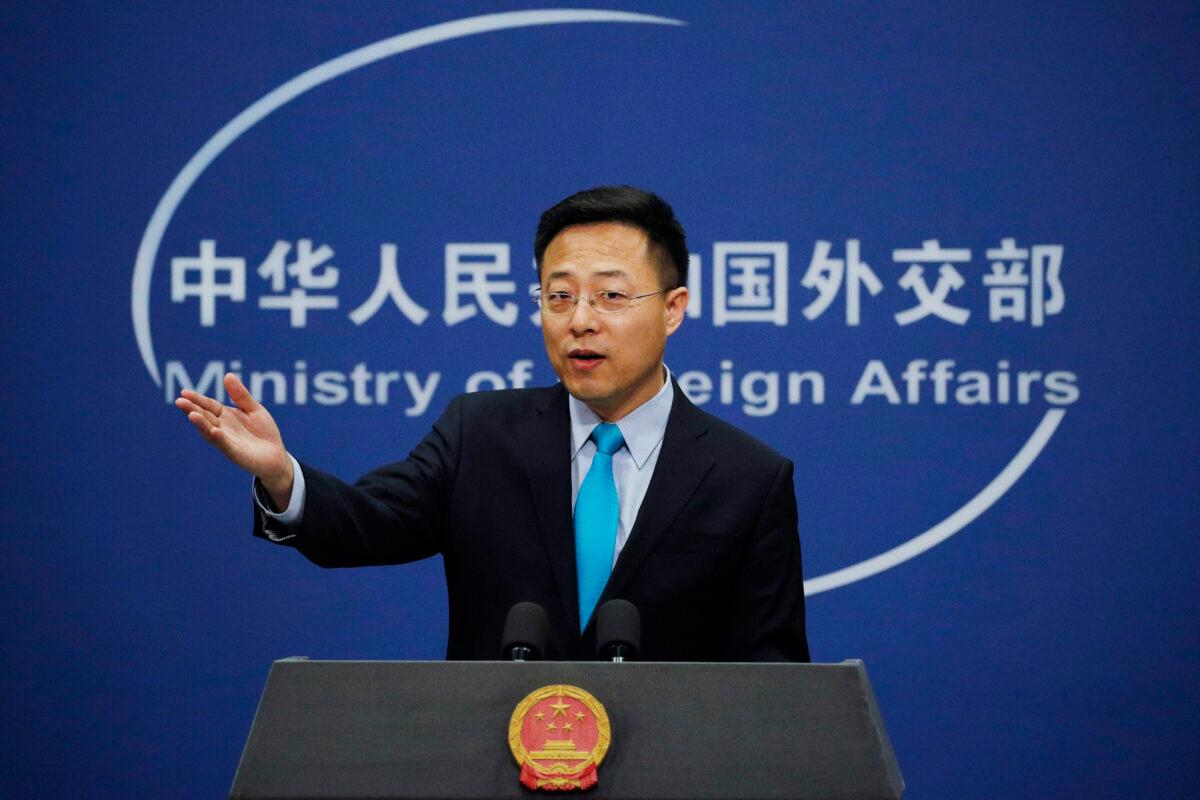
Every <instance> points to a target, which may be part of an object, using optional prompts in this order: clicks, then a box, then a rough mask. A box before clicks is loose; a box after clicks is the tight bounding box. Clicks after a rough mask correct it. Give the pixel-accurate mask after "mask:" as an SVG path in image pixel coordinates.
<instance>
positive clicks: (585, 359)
mask: <svg viewBox="0 0 1200 800" xmlns="http://www.w3.org/2000/svg"><path fill="white" fill-rule="evenodd" d="M567 358H569V359H570V360H571V361H572V363H574V364H575V365H576V366H578V367H580V368H581V369H590V368H592V367H595V366H598V365H599V364H600V362H602V361H604V358H605V356H604V355H603V354H601V353H597V352H596V351H595V350H585V349H582V348H579V349H576V350H572V351H571V352H570V353H568V354H567Z"/></svg>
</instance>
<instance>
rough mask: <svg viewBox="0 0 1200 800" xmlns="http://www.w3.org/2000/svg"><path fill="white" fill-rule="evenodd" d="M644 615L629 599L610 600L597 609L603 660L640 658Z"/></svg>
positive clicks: (599, 652)
mask: <svg viewBox="0 0 1200 800" xmlns="http://www.w3.org/2000/svg"><path fill="white" fill-rule="evenodd" d="M641 646H642V617H641V615H640V614H639V613H638V610H637V606H635V605H634V604H633V603H631V602H629V601H628V600H609V601H608V602H607V603H605V604H604V605H602V606H600V610H599V611H597V612H596V655H597V657H598V658H599V659H600V660H601V661H636V660H637V657H638V649H639V648H640V647H641Z"/></svg>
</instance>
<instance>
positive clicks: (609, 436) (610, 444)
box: [592, 422, 625, 456]
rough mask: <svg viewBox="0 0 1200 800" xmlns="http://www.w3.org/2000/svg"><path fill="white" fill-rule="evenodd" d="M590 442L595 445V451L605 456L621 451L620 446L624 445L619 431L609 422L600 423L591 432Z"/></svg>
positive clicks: (623, 438) (623, 439)
mask: <svg viewBox="0 0 1200 800" xmlns="http://www.w3.org/2000/svg"><path fill="white" fill-rule="evenodd" d="M592 441H594V442H595V443H596V449H597V450H599V451H600V452H601V453H604V454H605V455H606V456H611V455H612V454H613V453H615V452H617V451H618V450H620V449H621V445H623V444H625V437H624V436H622V435H621V429H620V428H618V427H617V426H616V425H613V424H612V423H611V422H601V423H600V424H599V425H597V426H596V428H595V430H593V431H592Z"/></svg>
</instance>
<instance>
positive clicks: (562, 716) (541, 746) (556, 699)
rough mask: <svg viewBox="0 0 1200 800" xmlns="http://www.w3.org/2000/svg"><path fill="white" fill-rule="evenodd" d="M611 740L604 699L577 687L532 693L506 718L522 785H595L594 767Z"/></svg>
mask: <svg viewBox="0 0 1200 800" xmlns="http://www.w3.org/2000/svg"><path fill="white" fill-rule="evenodd" d="M611 741H612V729H611V728H610V727H609V724H608V714H607V713H606V712H605V711H604V706H602V705H600V701H599V700H597V699H596V698H594V697H592V696H591V695H590V694H588V693H587V692H585V691H584V690H583V689H580V688H579V687H577V686H566V685H563V684H555V685H553V686H543V687H542V688H541V689H535V690H534V691H532V692H530V693H529V694H528V695H527V696H526V697H525V699H524V700H522V701H521V702H520V703H518V704H517V707H516V709H515V710H514V711H513V715H512V720H510V721H509V723H508V746H509V748H510V749H511V750H512V754H513V758H515V759H516V760H517V763H518V764H520V765H521V785H522V786H525V787H527V788H529V789H542V790H544V791H551V792H569V791H573V790H575V789H588V788H591V787H592V786H595V785H596V768H597V767H598V766H600V762H601V761H603V760H604V754H605V753H607V752H608V745H609V742H611Z"/></svg>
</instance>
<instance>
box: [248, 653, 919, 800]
mask: <svg viewBox="0 0 1200 800" xmlns="http://www.w3.org/2000/svg"><path fill="white" fill-rule="evenodd" d="M559 683H562V684H572V685H574V686H578V687H580V688H582V689H584V690H586V691H588V692H590V693H591V694H592V695H594V696H595V697H596V698H597V699H598V700H599V701H600V702H601V703H602V704H603V705H604V706H605V708H606V709H607V712H608V717H609V719H610V721H611V726H612V744H611V747H610V748H609V750H608V753H607V756H606V757H605V759H604V761H603V763H602V764H601V765H600V769H599V785H598V786H596V787H594V788H593V789H591V790H589V791H587V792H585V793H583V794H581V795H577V796H580V797H588V798H647V799H649V798H654V799H655V800H658V799H663V800H665V799H666V798H723V799H724V800H737V799H739V798H827V799H832V798H898V797H900V796H901V793H902V790H903V786H904V782H903V779H902V778H901V776H900V772H899V769H898V768H897V765H896V760H895V756H894V754H893V752H892V747H891V743H890V742H889V741H888V738H887V733H886V731H885V730H884V726H883V721H882V719H881V718H880V715H879V710H878V708H877V706H876V703H875V697H874V695H873V693H872V691H871V686H870V683H869V681H868V680H867V674H866V670H865V669H864V668H863V665H862V662H861V661H848V662H845V663H843V664H657V663H623V664H603V663H564V662H540V663H501V662H355V661H308V660H304V659H286V660H283V661H277V662H275V664H274V665H273V666H272V668H271V674H270V676H269V678H268V682H267V687H266V689H265V691H264V693H263V698H262V701H261V704H260V706H259V710H258V715H257V717H256V718H255V720H254V725H253V727H252V729H251V731H250V737H249V739H248V740H247V742H246V749H245V752H244V753H243V755H242V761H241V764H240V765H239V767H238V772H237V775H236V777H235V779H234V784H233V789H232V791H231V795H230V796H231V797H234V798H282V797H289V798H318V797H322V798H324V797H338V798H368V797H369V798H383V797H395V798H455V799H456V800H471V799H472V798H498V797H501V798H502V797H512V798H518V797H524V798H531V797H535V796H536V795H538V794H541V795H542V796H546V795H544V794H543V793H540V792H539V793H536V794H535V793H534V792H530V791H528V790H526V789H524V788H522V787H521V785H520V784H519V783H518V773H519V768H518V765H517V764H516V762H515V760H514V759H513V756H512V754H511V752H510V751H509V746H508V726H509V719H510V716H511V715H512V712H513V709H514V708H515V707H516V706H517V704H518V703H520V701H521V700H522V698H524V697H525V696H526V695H527V694H528V693H530V692H532V691H533V690H535V689H537V688H539V687H542V686H546V685H548V684H559ZM560 796H561V795H560Z"/></svg>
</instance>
